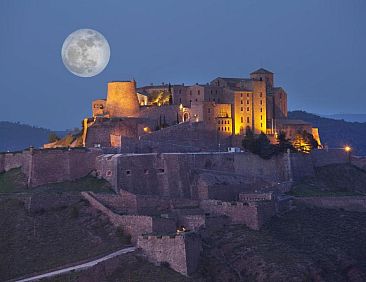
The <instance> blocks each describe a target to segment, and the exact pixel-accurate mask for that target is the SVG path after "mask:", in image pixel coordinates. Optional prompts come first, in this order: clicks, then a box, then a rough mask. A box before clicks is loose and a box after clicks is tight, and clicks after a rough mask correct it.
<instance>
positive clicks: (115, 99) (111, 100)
mask: <svg viewBox="0 0 366 282" xmlns="http://www.w3.org/2000/svg"><path fill="white" fill-rule="evenodd" d="M139 110H140V106H139V102H138V99H137V94H136V81H134V80H133V81H112V82H108V94H107V102H106V114H107V115H109V117H111V118H112V117H132V116H136V115H137V114H138V112H139Z"/></svg>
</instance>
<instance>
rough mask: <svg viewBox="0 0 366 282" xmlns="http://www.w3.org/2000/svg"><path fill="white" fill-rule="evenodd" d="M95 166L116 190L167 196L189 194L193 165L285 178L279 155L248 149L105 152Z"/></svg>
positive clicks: (262, 177)
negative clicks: (260, 154)
mask: <svg viewBox="0 0 366 282" xmlns="http://www.w3.org/2000/svg"><path fill="white" fill-rule="evenodd" d="M116 161H117V167H118V169H117V171H116V172H115V173H113V171H112V170H111V169H110V167H111V165H112V164H114V163H115V162H116ZM97 168H98V174H99V175H101V176H102V177H104V176H105V175H107V174H108V175H109V176H108V177H107V178H106V179H107V180H108V181H110V182H111V183H112V185H113V186H114V188H115V189H116V191H119V190H121V189H122V190H126V191H129V192H132V193H135V194H148V195H160V196H166V197H171V198H192V191H191V188H190V185H191V179H192V171H193V170H194V169H205V170H207V171H210V172H212V173H215V172H219V171H221V172H224V173H225V172H227V173H234V174H238V175H240V176H242V177H244V178H246V179H248V180H249V181H251V182H252V183H254V182H257V181H261V180H265V181H267V182H269V183H278V182H282V181H287V180H288V179H287V178H286V177H287V174H288V173H287V172H286V171H285V170H286V168H285V166H284V165H283V158H282V157H281V156H278V157H275V158H272V159H271V160H263V159H261V158H259V157H258V156H256V155H253V154H250V153H217V152H216V153H187V154H181V153H171V154H139V155H135V154H130V155H128V154H127V155H115V156H113V155H105V156H101V157H99V158H98V161H97ZM106 169H107V171H106Z"/></svg>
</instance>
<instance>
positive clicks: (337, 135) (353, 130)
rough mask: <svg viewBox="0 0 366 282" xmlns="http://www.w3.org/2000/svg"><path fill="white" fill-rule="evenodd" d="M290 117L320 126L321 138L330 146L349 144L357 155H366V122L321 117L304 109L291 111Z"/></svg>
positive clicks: (338, 146)
mask: <svg viewBox="0 0 366 282" xmlns="http://www.w3.org/2000/svg"><path fill="white" fill-rule="evenodd" d="M288 117H289V118H290V119H301V120H304V121H307V122H310V123H311V124H312V125H313V127H318V128H319V134H320V140H321V142H322V143H323V144H327V145H328V147H329V148H342V147H344V145H346V144H348V145H350V146H351V147H352V148H353V152H354V154H356V155H366V122H364V123H362V122H349V121H345V120H338V119H331V118H325V117H320V116H318V115H315V114H310V113H307V112H304V111H292V112H289V114H288Z"/></svg>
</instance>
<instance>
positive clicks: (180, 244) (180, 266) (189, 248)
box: [137, 232, 202, 276]
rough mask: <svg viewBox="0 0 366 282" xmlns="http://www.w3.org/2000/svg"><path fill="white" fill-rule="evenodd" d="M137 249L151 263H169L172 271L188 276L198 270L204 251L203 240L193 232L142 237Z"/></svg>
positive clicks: (139, 239)
mask: <svg viewBox="0 0 366 282" xmlns="http://www.w3.org/2000/svg"><path fill="white" fill-rule="evenodd" d="M137 247H138V248H139V249H141V250H142V252H143V253H144V254H145V255H146V257H147V258H148V260H149V261H150V262H153V263H156V264H160V263H168V264H169V266H170V267H171V268H172V269H174V270H175V271H177V272H179V273H181V274H183V275H187V276H189V275H191V274H192V273H193V272H194V271H195V270H196V269H197V266H198V263H199V258H200V252H201V249H202V245H201V238H200V237H199V235H198V234H196V233H193V232H185V233H182V234H179V235H178V234H174V235H166V236H157V235H142V236H139V237H138V241H137Z"/></svg>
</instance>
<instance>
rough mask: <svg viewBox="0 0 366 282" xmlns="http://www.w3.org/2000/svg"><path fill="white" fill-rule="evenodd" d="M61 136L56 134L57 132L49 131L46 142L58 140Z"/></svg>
mask: <svg viewBox="0 0 366 282" xmlns="http://www.w3.org/2000/svg"><path fill="white" fill-rule="evenodd" d="M60 139H61V138H60V137H58V136H57V134H56V133H55V132H51V133H50V134H48V142H49V143H53V142H56V141H59V140H60Z"/></svg>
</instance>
